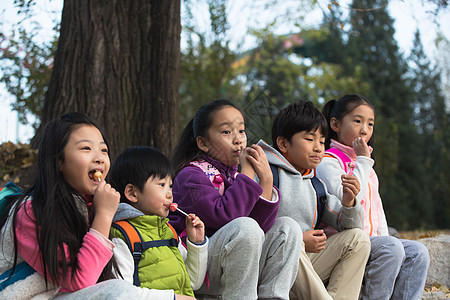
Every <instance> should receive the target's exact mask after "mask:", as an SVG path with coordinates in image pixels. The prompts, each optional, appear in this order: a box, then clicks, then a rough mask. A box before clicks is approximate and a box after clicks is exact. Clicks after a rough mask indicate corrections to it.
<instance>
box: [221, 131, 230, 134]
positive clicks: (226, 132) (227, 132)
mask: <svg viewBox="0 0 450 300" xmlns="http://www.w3.org/2000/svg"><path fill="white" fill-rule="evenodd" d="M222 133H223V134H230V133H231V131H229V130H224V131H222Z"/></svg>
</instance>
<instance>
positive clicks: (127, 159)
mask: <svg viewBox="0 0 450 300" xmlns="http://www.w3.org/2000/svg"><path fill="white" fill-rule="evenodd" d="M155 176H156V177H159V178H165V177H166V176H171V177H173V168H172V164H171V163H170V161H169V159H168V158H167V157H166V156H165V155H164V154H162V153H161V151H159V150H158V149H156V148H152V147H148V146H135V147H131V148H128V149H126V150H125V151H123V152H122V153H120V154H119V156H117V158H116V159H115V160H114V162H113V164H112V166H111V170H110V171H109V175H108V179H109V182H110V184H111V186H112V187H114V188H115V189H116V190H117V191H118V192H120V202H125V203H130V201H128V199H127V198H126V197H125V195H124V191H125V187H126V186H127V184H129V183H130V184H132V185H134V186H135V187H137V188H138V189H139V190H141V191H142V190H143V188H144V185H145V183H146V182H147V180H148V179H149V178H150V177H155Z"/></svg>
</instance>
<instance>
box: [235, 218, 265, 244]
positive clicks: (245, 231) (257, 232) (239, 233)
mask: <svg viewBox="0 0 450 300" xmlns="http://www.w3.org/2000/svg"><path fill="white" fill-rule="evenodd" d="M229 224H232V226H233V227H232V228H233V229H232V230H233V231H234V236H233V239H234V240H236V241H237V240H242V241H243V242H245V243H258V244H260V245H262V242H263V241H264V231H263V230H262V229H261V227H259V224H258V222H256V221H255V220H254V219H252V218H249V217H242V218H237V219H234V220H233V221H231V222H230V223H229Z"/></svg>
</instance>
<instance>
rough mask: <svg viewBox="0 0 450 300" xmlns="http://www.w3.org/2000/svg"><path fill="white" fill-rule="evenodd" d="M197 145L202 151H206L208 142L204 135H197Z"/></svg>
mask: <svg viewBox="0 0 450 300" xmlns="http://www.w3.org/2000/svg"><path fill="white" fill-rule="evenodd" d="M197 147H198V149H200V150H202V151H203V152H205V153H208V143H207V140H206V139H205V138H204V137H202V136H199V137H197Z"/></svg>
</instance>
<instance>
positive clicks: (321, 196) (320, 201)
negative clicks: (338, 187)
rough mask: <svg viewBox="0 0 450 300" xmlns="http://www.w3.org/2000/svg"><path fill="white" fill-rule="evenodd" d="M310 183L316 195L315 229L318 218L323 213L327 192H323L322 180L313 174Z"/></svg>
mask: <svg viewBox="0 0 450 300" xmlns="http://www.w3.org/2000/svg"><path fill="white" fill-rule="evenodd" d="M311 182H312V185H313V187H314V190H315V191H316V197H317V221H316V226H315V227H314V229H317V228H318V226H319V224H320V219H321V218H322V215H323V210H324V208H325V204H326V201H327V194H326V192H325V188H324V187H323V184H322V182H321V181H320V180H319V178H317V177H316V176H313V177H312V178H311Z"/></svg>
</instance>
